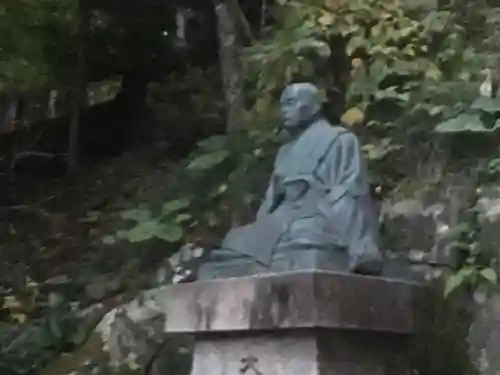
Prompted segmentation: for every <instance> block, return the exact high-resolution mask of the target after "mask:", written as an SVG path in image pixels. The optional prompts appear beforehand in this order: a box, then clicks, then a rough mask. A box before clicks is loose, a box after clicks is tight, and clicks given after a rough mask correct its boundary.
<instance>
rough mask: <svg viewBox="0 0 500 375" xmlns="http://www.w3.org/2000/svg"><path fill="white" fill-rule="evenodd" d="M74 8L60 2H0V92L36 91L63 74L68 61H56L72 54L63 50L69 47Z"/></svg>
mask: <svg viewBox="0 0 500 375" xmlns="http://www.w3.org/2000/svg"><path fill="white" fill-rule="evenodd" d="M75 4H76V1H64V0H43V1H39V0H22V1H13V0H6V1H2V4H1V5H0V35H2V38H1V40H0V92H5V91H14V92H20V91H26V90H30V89H38V88H40V87H42V86H43V85H45V84H47V83H48V82H53V81H54V79H55V75H60V73H61V71H67V69H68V61H67V60H66V61H60V57H61V56H63V55H64V56H68V54H69V56H71V54H72V52H74V51H71V49H70V50H67V49H66V48H68V47H71V46H73V43H71V42H70V40H71V38H72V35H74V31H75ZM65 49H66V50H65ZM58 60H59V63H58V64H57V65H54V64H53V63H55V62H56V61H58ZM69 65H70V66H72V64H71V63H70V64H69Z"/></svg>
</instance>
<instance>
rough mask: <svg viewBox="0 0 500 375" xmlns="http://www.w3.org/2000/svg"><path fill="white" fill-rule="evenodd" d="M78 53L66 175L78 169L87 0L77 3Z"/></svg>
mask: <svg viewBox="0 0 500 375" xmlns="http://www.w3.org/2000/svg"><path fill="white" fill-rule="evenodd" d="M78 16H79V26H78V53H77V61H76V67H75V78H74V86H73V89H72V98H71V113H70V127H69V142H68V160H67V163H68V173H73V172H75V171H76V169H77V168H78V154H79V147H78V144H79V133H80V118H81V109H82V106H83V103H84V100H85V96H86V95H85V92H86V89H87V82H86V39H87V33H88V29H89V21H90V19H89V11H88V6H87V0H79V1H78Z"/></svg>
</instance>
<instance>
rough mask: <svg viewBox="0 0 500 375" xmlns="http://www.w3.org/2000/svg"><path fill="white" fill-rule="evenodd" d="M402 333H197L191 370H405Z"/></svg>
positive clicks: (365, 373) (365, 374)
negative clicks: (246, 334)
mask: <svg viewBox="0 0 500 375" xmlns="http://www.w3.org/2000/svg"><path fill="white" fill-rule="evenodd" d="M406 345H407V338H406V337H403V336H401V335H390V334H380V333H377V334H369V333H366V332H365V333H357V332H339V331H334V330H318V329H316V330H304V331H297V332H286V333H284V332H281V333H260V334H256V333H255V332H254V336H252V337H249V336H247V337H244V335H241V334H239V335H234V334H233V335H204V336H199V337H197V340H196V344H195V352H194V362H193V368H192V372H191V375H235V374H248V375H267V374H269V375H405V374H407V373H408V368H407V367H406V358H405V354H406V353H405V348H406Z"/></svg>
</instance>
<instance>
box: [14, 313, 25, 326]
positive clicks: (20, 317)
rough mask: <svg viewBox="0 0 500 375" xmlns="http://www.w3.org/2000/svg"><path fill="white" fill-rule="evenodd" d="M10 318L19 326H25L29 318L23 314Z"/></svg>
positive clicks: (16, 314)
mask: <svg viewBox="0 0 500 375" xmlns="http://www.w3.org/2000/svg"><path fill="white" fill-rule="evenodd" d="M10 317H11V318H12V320H14V321H15V322H17V323H19V324H23V323H24V322H25V321H26V319H27V318H28V317H27V316H26V315H25V314H22V313H15V314H10Z"/></svg>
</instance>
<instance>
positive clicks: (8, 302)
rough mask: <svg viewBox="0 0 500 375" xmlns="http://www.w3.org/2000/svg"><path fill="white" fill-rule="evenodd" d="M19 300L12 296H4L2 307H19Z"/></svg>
mask: <svg viewBox="0 0 500 375" xmlns="http://www.w3.org/2000/svg"><path fill="white" fill-rule="evenodd" d="M21 307H22V305H21V302H19V301H18V300H17V299H16V297H14V296H7V297H5V298H4V301H3V304H2V308H3V309H9V310H11V309H19V308H21Z"/></svg>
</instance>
